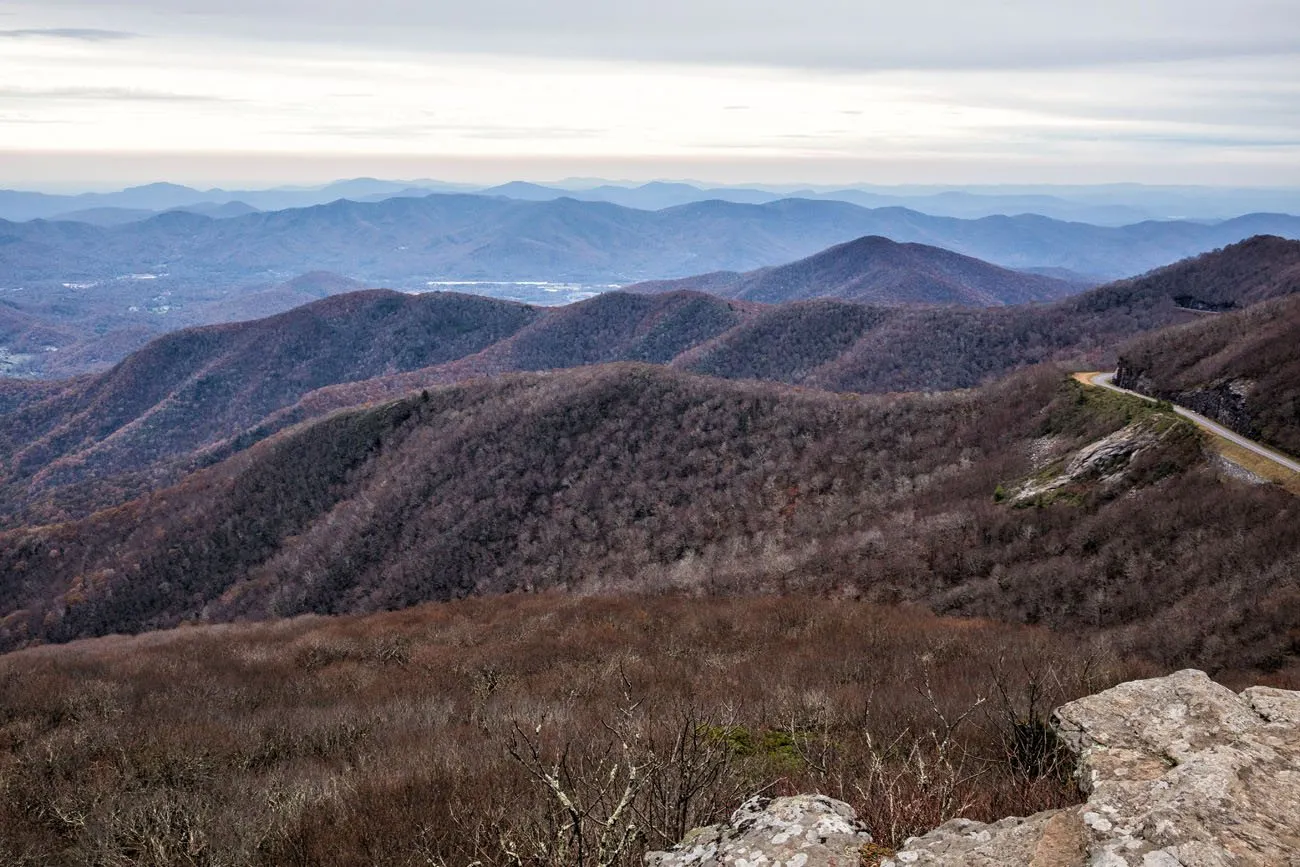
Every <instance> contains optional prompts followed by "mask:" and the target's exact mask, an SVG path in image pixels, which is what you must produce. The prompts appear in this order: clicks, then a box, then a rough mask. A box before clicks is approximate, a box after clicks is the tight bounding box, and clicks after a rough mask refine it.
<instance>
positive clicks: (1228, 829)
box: [647, 670, 1300, 867]
mask: <svg viewBox="0 0 1300 867" xmlns="http://www.w3.org/2000/svg"><path fill="white" fill-rule="evenodd" d="M1052 724H1053V728H1054V729H1055V730H1056V732H1057V734H1058V736H1059V737H1060V738H1061V739H1062V740H1063V741H1064V743H1065V744H1066V745H1067V746H1068V747H1069V748H1070V749H1071V750H1072V751H1074V752H1075V753H1076V754H1077V756H1078V773H1079V778H1080V783H1081V785H1082V787H1083V789H1084V791H1085V792H1086V793H1087V795H1088V801H1087V803H1085V804H1082V805H1081V806H1078V807H1071V808H1067V809H1061V810H1051V811H1048V812H1044V813H1038V814H1037V815H1034V816H1029V817H1027V818H1008V819H1003V820H1001V821H999V822H995V823H993V824H983V823H980V822H974V821H971V820H968V819H953V820H952V821H950V822H947V823H946V824H944V825H942V826H941V827H939V828H937V829H935V830H934V831H931V832H930V833H928V834H925V835H924V836H921V837H916V838H913V839H911V840H909V841H907V843H906V845H905V846H904V847H903V848H902V849H900V850H899V851H898V852H896V853H894V854H893V855H892V856H891V857H889V858H887V859H885V860H884V861H882V862H881V867H913V865H915V867H1300V692H1288V691H1285V690H1279V689H1271V688H1268V687H1252V688H1251V689H1247V690H1246V691H1244V692H1242V693H1241V694H1240V695H1238V694H1236V693H1233V692H1232V691H1231V690H1229V689H1227V688H1226V687H1223V686H1220V685H1219V684H1216V683H1214V682H1213V681H1212V680H1210V678H1209V677H1207V676H1206V675H1205V674H1204V673H1202V672H1199V671H1190V670H1189V671H1180V672H1177V673H1175V674H1171V675H1169V676H1168V677H1162V678H1155V679H1152V680H1141V681H1133V682H1131V683H1125V684H1121V685H1119V686H1117V687H1115V688H1113V689H1109V690H1106V691H1105V692H1102V693H1099V694H1097V695H1093V696H1089V697H1087V698H1083V699H1079V700H1078V701H1075V702H1071V703H1070V704H1067V705H1065V706H1063V707H1061V708H1058V709H1057V711H1056V713H1055V714H1054V715H1053V720H1052ZM870 840H871V838H870V836H869V834H868V833H867V829H866V828H864V827H863V826H862V825H861V824H860V823H859V822H858V821H857V819H856V816H855V814H854V812H853V810H852V809H851V808H850V807H849V806H848V805H847V804H843V803H841V802H839V801H834V800H831V799H830V798H825V797H821V796H811V795H809V796H801V797H796V798H780V799H777V800H775V801H771V802H770V803H768V802H764V801H759V800H753V801H750V802H748V803H746V804H745V806H743V807H741V808H740V809H739V810H737V811H736V813H735V815H733V816H732V818H731V821H730V822H728V823H726V824H723V825H715V826H711V827H709V828H703V829H699V830H698V831H694V832H692V833H691V835H689V836H688V837H687V838H686V840H684V841H683V843H682V845H680V846H679V847H678V848H677V849H674V850H673V851H672V852H657V853H652V854H651V855H649V856H647V863H648V865H650V867H714V865H734V867H757V865H763V867H830V865H835V867H849V865H855V867H856V865H857V864H858V861H857V858H858V853H859V852H860V851H861V850H862V847H863V846H865V845H866V844H867V843H869V842H870Z"/></svg>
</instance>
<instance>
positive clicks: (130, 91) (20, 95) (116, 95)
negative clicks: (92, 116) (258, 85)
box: [0, 87, 234, 102]
mask: <svg viewBox="0 0 1300 867" xmlns="http://www.w3.org/2000/svg"><path fill="white" fill-rule="evenodd" d="M2 100H38V101H42V102H43V101H46V100H78V101H92V102H97V101H118V102H233V101H234V100H231V99H228V98H226V97H221V96H209V95H206V94H193V93H171V92H168V91H164V90H140V89H136V88H129V87H48V88H16V87H0V101H2Z"/></svg>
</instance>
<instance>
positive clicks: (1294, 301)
mask: <svg viewBox="0 0 1300 867" xmlns="http://www.w3.org/2000/svg"><path fill="white" fill-rule="evenodd" d="M1297 287H1298V288H1300V271H1298V272H1297ZM1116 381H1117V382H1118V383H1119V384H1120V385H1121V386H1122V387H1124V388H1130V389H1132V390H1134V391H1140V392H1142V393H1144V394H1150V395H1152V396H1154V397H1159V398H1163V399H1165V400H1170V401H1173V402H1175V403H1178V404H1182V405H1183V406H1186V407H1189V408H1191V409H1194V410H1196V411H1197V412H1200V413H1201V414H1203V415H1207V416H1209V417H1210V418H1213V419H1215V420H1216V421H1218V422H1220V423H1221V424H1224V425H1226V426H1228V427H1230V428H1232V429H1234V430H1236V431H1237V432H1238V433H1241V434H1243V435H1245V436H1248V437H1251V438H1253V439H1259V440H1262V441H1264V442H1266V443H1269V444H1271V445H1273V446H1276V447H1277V448H1280V449H1282V450H1283V451H1285V452H1288V453H1289V454H1293V455H1296V454H1300V296H1297V295H1292V296H1290V297H1287V298H1282V299H1278V300H1275V301H1270V302H1266V303H1263V304H1259V305H1256V306H1254V307H1251V308H1249V309H1246V310H1242V311H1236V312H1233V313H1225V314H1222V315H1217V316H1211V317H1207V318H1205V319H1203V320H1201V321H1198V322H1194V323H1191V324H1188V325H1184V326H1182V327H1180V328H1173V329H1169V330H1167V331H1160V332H1156V333H1155V334H1151V335H1148V336H1144V337H1142V338H1139V339H1137V340H1135V341H1133V342H1131V343H1129V344H1127V345H1125V346H1124V347H1122V348H1121V350H1120V357H1119V373H1118V375H1117V377H1116Z"/></svg>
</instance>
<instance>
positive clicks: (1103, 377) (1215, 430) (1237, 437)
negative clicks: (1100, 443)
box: [1092, 373, 1300, 473]
mask: <svg viewBox="0 0 1300 867" xmlns="http://www.w3.org/2000/svg"><path fill="white" fill-rule="evenodd" d="M1114 379H1115V374H1113V373H1099V374H1097V375H1096V376H1094V377H1093V378H1092V384H1093V385H1099V386H1101V387H1102V388H1109V389H1110V390H1111V391H1118V392H1120V393H1121V394H1130V395H1132V396H1133V397H1140V398H1142V399H1143V400H1145V401H1147V402H1148V403H1156V402H1157V401H1156V399H1155V398H1154V397H1147V396H1146V395H1145V394H1138V393H1137V392H1136V391H1129V390H1128V389H1127V388H1120V387H1119V386H1118V385H1115V383H1114V382H1112V380H1114ZM1174 412H1176V413H1178V414H1179V415H1181V416H1182V417H1183V418H1185V419H1187V420H1189V421H1191V422H1192V423H1193V424H1196V425H1198V426H1200V427H1202V428H1204V429H1205V430H1208V431H1209V432H1210V433H1212V434H1215V435H1216V436H1220V437H1223V438H1224V439H1225V440H1227V441H1228V442H1231V443H1235V444H1236V445H1239V446H1241V447H1242V448H1243V449H1246V450H1248V451H1251V452H1254V453H1255V454H1257V455H1259V456H1260V457H1261V458H1264V459H1265V460H1269V461H1272V462H1273V463H1275V464H1277V465H1278V466H1280V467H1285V468H1286V469H1288V470H1290V471H1291V472H1293V473H1300V461H1294V460H1292V459H1291V458H1288V457H1287V456H1286V455H1283V454H1279V453H1278V452H1275V451H1273V450H1272V449H1270V448H1269V447H1268V446H1265V445H1260V444H1259V443H1257V442H1255V441H1254V440H1248V439H1246V438H1245V437H1244V436H1242V435H1241V434H1239V433H1236V432H1234V431H1231V430H1229V429H1228V428H1226V427H1224V426H1223V425H1221V424H1219V423H1218V422H1215V421H1211V420H1210V419H1208V418H1206V417H1205V416H1203V415H1201V414H1200V413H1199V412H1192V411H1191V410H1190V409H1184V408H1183V407H1181V406H1177V405H1175V406H1174Z"/></svg>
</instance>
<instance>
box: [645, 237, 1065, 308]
mask: <svg viewBox="0 0 1300 867" xmlns="http://www.w3.org/2000/svg"><path fill="white" fill-rule="evenodd" d="M1082 288H1083V287H1081V286H1078V285H1076V284H1071V283H1067V282H1065V281H1063V280H1055V279H1052V278H1050V277H1042V276H1038V275H1033V274H1024V273H1020V272H1017V271H1009V270H1007V269H1005V268H999V267H997V266H995V265H990V264H988V263H987V262H981V261H980V260H978V259H973V258H971V257H969V256H962V255H960V254H958V253H953V252H951V251H949V250H942V249H940V248H938V247H928V246H926V245H924V244H898V243H895V242H893V241H891V240H889V239H888V238H881V237H878V236H868V237H865V238H859V239H857V240H855V241H850V242H848V243H847V244H840V245H838V246H835V247H832V248H830V249H829V250H825V251H823V252H821V253H818V254H816V255H815V256H810V257H809V258H807V259H801V260H800V261H798V262H792V263H791V264H789V265H779V266H775V267H771V268H762V269H759V270H757V271H751V272H749V273H747V274H727V273H725V272H724V273H717V272H715V273H712V274H704V275H700V276H698V277H687V278H685V279H681V280H664V281H657V282H650V283H638V284H635V285H632V286H629V287H627V289H628V291H629V292H647V293H653V292H666V291H673V290H680V289H689V290H695V291H699V292H711V293H713V294H715V295H720V296H722V297H724V298H738V299H743V300H746V301H762V302H766V303H770V304H779V303H781V302H784V301H801V300H807V299H810V298H836V299H839V300H842V301H859V302H862V303H866V304H920V305H928V304H956V305H962V306H966V307H997V306H1001V305H1006V304H1023V303H1025V302H1028V301H1049V300H1054V299H1057V298H1062V297H1065V296H1067V295H1073V294H1075V293H1076V292H1078V291H1080V290H1081V289H1082Z"/></svg>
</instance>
